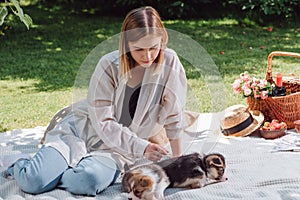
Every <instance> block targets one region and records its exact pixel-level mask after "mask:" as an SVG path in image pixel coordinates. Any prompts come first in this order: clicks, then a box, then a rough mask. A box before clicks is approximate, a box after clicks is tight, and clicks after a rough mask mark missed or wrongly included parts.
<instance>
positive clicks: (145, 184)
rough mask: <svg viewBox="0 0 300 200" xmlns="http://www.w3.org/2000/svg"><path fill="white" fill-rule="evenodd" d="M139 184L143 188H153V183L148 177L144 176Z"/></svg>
mask: <svg viewBox="0 0 300 200" xmlns="http://www.w3.org/2000/svg"><path fill="white" fill-rule="evenodd" d="M139 184H140V185H141V186H142V187H151V186H152V184H153V181H152V179H151V178H150V177H148V176H142V177H141V178H140V180H139Z"/></svg>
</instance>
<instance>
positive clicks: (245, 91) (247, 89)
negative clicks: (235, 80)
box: [244, 88, 252, 97]
mask: <svg viewBox="0 0 300 200" xmlns="http://www.w3.org/2000/svg"><path fill="white" fill-rule="evenodd" d="M251 93H252V90H251V89H250V88H246V89H244V95H245V96H246V97H247V96H250V95H251Z"/></svg>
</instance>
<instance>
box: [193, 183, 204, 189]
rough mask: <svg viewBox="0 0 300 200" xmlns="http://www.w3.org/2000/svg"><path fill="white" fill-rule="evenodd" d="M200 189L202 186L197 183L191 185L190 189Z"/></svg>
mask: <svg viewBox="0 0 300 200" xmlns="http://www.w3.org/2000/svg"><path fill="white" fill-rule="evenodd" d="M201 187H202V185H201V183H200V182H198V183H193V184H192V185H191V188H192V189H196V188H201Z"/></svg>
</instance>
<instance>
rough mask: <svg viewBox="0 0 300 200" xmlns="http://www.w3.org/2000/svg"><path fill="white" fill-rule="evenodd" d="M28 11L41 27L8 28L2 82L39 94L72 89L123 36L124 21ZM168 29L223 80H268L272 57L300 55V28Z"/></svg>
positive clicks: (230, 22)
mask: <svg viewBox="0 0 300 200" xmlns="http://www.w3.org/2000/svg"><path fill="white" fill-rule="evenodd" d="M24 10H25V11H26V13H29V14H30V16H31V17H32V18H33V21H34V24H35V25H34V27H32V28H31V29H30V30H29V31H27V29H26V28H25V27H24V25H22V24H20V23H15V22H13V21H12V22H10V23H8V24H7V25H6V27H8V30H7V31H6V35H5V36H0V43H1V45H0V54H1V56H0V79H2V80H3V79H4V80H5V79H25V80H26V79H35V80H38V83H37V84H36V85H35V87H36V89H37V90H38V91H51V90H59V89H64V88H69V87H72V86H73V84H74V80H75V78H76V75H77V73H78V70H79V68H80V66H81V64H82V62H83V61H84V60H85V58H86V57H87V56H88V55H89V53H90V51H91V50H93V49H94V48H95V47H96V46H97V45H98V44H99V43H101V42H102V41H104V40H106V39H107V38H109V37H110V36H113V35H115V34H118V33H119V31H120V27H121V23H122V20H123V19H121V18H113V17H103V16H99V15H91V14H89V15H87V14H86V15H83V14H72V13H70V12H69V11H67V10H66V9H63V8H62V7H60V6H52V7H51V8H46V7H44V6H41V5H36V6H34V7H26V8H24ZM165 25H166V28H168V29H172V30H176V31H179V32H181V33H184V34H187V35H189V36H190V37H192V38H193V39H194V40H195V41H197V42H198V43H199V44H200V45H201V46H203V47H204V48H205V49H206V50H207V51H208V53H209V54H210V55H211V57H212V58H213V60H214V62H215V63H216V65H217V66H218V67H219V70H220V73H221V75H222V76H224V75H235V76H236V75H238V74H239V73H241V72H242V71H243V70H244V69H246V70H249V71H250V72H251V70H252V71H253V72H255V73H262V74H264V72H265V67H266V60H267V55H268V54H269V53H270V52H272V51H275V50H282V51H294V52H300V45H299V40H297V37H299V31H298V32H297V28H298V27H291V28H289V29H287V28H284V29H283V28H282V29H280V28H278V29H273V31H272V32H268V31H267V27H260V26H258V25H255V24H248V25H247V24H246V26H245V25H241V24H240V23H239V22H238V21H237V20H234V19H221V20H217V19H214V20H188V21H183V20H170V21H165ZM262 47H263V48H262ZM116 48H117V47H116ZM220 52H224V54H221V53H220ZM93 64H95V63H93ZM184 66H185V67H186V71H187V77H188V78H198V77H200V76H201V74H200V73H199V72H198V71H197V69H194V68H193V67H192V66H190V65H189V63H185V62H184ZM243 68H244V69H243Z"/></svg>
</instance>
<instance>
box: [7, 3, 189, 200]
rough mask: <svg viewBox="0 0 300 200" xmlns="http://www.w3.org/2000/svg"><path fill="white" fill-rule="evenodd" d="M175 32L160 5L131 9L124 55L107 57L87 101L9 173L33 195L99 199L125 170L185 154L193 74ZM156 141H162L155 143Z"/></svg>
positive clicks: (121, 51)
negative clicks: (58, 192)
mask: <svg viewBox="0 0 300 200" xmlns="http://www.w3.org/2000/svg"><path fill="white" fill-rule="evenodd" d="M167 41H168V36H167V32H166V30H165V28H164V25H163V24H162V21H161V19H160V17H159V15H158V13H157V12H156V10H154V9H153V8H152V7H143V8H139V9H136V10H133V11H131V12H130V13H128V15H127V16H126V18H125V20H124V22H123V25H122V30H121V37H120V47H119V51H114V52H111V53H109V54H107V55H105V56H103V57H102V58H101V59H100V61H99V63H98V65H97V67H96V69H95V71H94V73H93V75H92V77H91V80H90V86H89V90H88V96H87V99H86V100H83V101H81V102H78V103H76V104H74V105H73V109H72V112H70V113H69V114H68V115H67V116H65V117H64V118H63V119H62V120H61V121H60V122H59V123H58V124H57V125H56V126H55V127H54V128H53V129H52V130H51V131H49V132H48V133H47V135H46V138H45V142H44V145H43V147H42V148H41V149H40V150H39V152H38V153H37V154H36V155H35V156H34V157H33V158H32V159H25V158H23V159H19V160H18V161H17V162H15V163H14V164H13V165H11V166H10V167H9V168H8V170H7V171H8V173H9V174H10V175H12V176H13V177H14V178H15V179H16V181H17V182H18V184H19V186H20V188H21V189H22V190H23V191H25V192H28V193H33V194H38V193H42V192H46V191H49V190H52V189H54V188H63V189H65V190H67V191H70V192H72V193H74V194H83V195H96V194H98V193H100V192H101V191H103V190H104V189H105V188H107V187H108V186H109V185H111V184H113V183H114V182H115V180H116V178H117V177H118V175H119V173H120V171H123V170H124V166H125V165H131V164H133V163H134V161H135V160H136V159H140V158H142V157H146V158H147V159H148V160H150V161H154V162H155V161H158V160H160V159H161V158H162V156H164V155H167V154H168V151H167V150H166V148H165V146H164V143H162V142H161V141H163V140H162V138H163V137H164V136H167V137H168V139H169V141H170V146H171V150H172V154H173V156H179V155H180V154H181V149H180V140H179V134H180V133H181V132H182V130H183V127H184V124H183V122H184V120H183V115H184V114H183V112H184V106H185V98H186V85H187V83H186V77H185V72H184V69H183V67H182V65H181V63H180V61H179V59H178V57H177V55H176V53H175V52H174V51H172V50H170V49H168V48H166V44H167ZM155 138H160V139H159V140H158V141H155Z"/></svg>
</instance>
